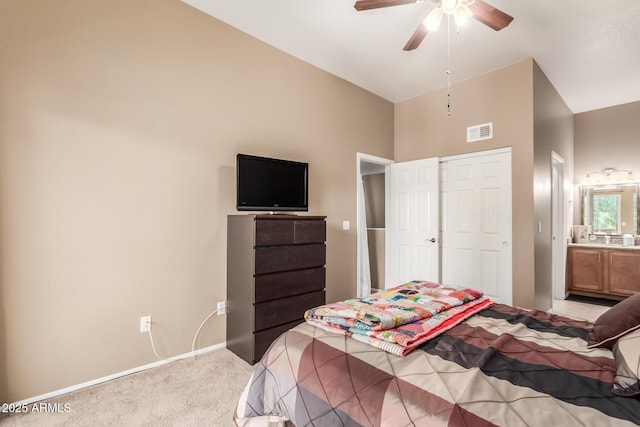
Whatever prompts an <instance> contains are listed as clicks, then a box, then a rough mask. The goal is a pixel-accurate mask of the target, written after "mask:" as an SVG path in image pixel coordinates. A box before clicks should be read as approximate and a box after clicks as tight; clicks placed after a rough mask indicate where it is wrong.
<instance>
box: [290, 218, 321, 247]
mask: <svg viewBox="0 0 640 427" xmlns="http://www.w3.org/2000/svg"><path fill="white" fill-rule="evenodd" d="M325 240H327V227H326V223H325V221H324V220H321V221H318V220H305V219H302V220H297V221H296V222H295V226H294V243H322V242H324V241H325Z"/></svg>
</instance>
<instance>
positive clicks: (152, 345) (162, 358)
mask: <svg viewBox="0 0 640 427" xmlns="http://www.w3.org/2000/svg"><path fill="white" fill-rule="evenodd" d="M147 333H148V334H149V340H150V341H151V348H152V349H153V354H155V355H156V357H157V358H158V360H167V359H166V358H164V357H160V355H159V354H158V352H157V351H156V345H155V343H154V342H153V335H151V328H149V330H147Z"/></svg>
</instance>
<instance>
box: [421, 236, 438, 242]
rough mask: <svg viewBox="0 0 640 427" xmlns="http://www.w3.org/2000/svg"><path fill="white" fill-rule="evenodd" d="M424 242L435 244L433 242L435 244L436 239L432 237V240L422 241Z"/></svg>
mask: <svg viewBox="0 0 640 427" xmlns="http://www.w3.org/2000/svg"><path fill="white" fill-rule="evenodd" d="M424 241H425V242H431V243H435V242H437V240H436V238H435V237H432V238H430V239H424Z"/></svg>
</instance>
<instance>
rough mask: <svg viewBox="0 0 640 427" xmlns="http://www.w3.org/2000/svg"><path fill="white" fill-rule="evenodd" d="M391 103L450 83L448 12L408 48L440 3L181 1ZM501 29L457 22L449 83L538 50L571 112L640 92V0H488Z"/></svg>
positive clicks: (638, 96) (537, 57)
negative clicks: (361, 6)
mask: <svg viewBox="0 0 640 427" xmlns="http://www.w3.org/2000/svg"><path fill="white" fill-rule="evenodd" d="M183 1H184V2H185V3H187V4H190V5H192V6H194V7H196V8H198V9H200V10H202V11H203V12H205V13H208V14H209V15H211V16H214V17H215V18H217V19H219V20H221V21H224V22H226V23H228V24H230V25H232V26H234V27H236V28H238V29H240V30H242V31H244V32H246V33H248V34H250V35H252V36H254V37H256V38H258V39H260V40H263V41H264V42H266V43H268V44H270V45H273V46H275V47H277V48H278V49H281V50H283V51H285V52H287V53H289V54H291V55H293V56H295V57H297V58H300V59H301V60H303V61H306V62H308V63H310V64H313V65H315V66H317V67H319V68H321V69H323V70H326V71H328V72H330V73H332V74H335V75H337V76H339V77H341V78H343V79H345V80H348V81H350V82H352V83H354V84H356V85H358V86H360V87H362V88H364V89H366V90H369V91H371V92H373V93H375V94H377V95H379V96H381V97H383V98H385V99H387V100H389V101H391V102H394V103H395V102H400V101H403V100H406V99H409V98H413V97H415V96H418V95H422V94H424V93H428V92H432V91H434V90H436V89H440V88H443V87H446V85H447V77H446V70H447V31H446V28H447V26H446V21H445V22H443V25H442V26H441V28H440V29H439V30H438V31H437V32H435V33H430V34H428V35H427V37H426V38H425V40H424V41H423V42H422V44H421V46H420V47H419V48H418V49H416V50H414V51H412V52H405V51H403V50H402V47H403V46H404V44H405V43H406V41H407V40H408V38H409V37H410V36H411V34H412V33H413V31H414V30H415V29H416V28H417V26H418V25H419V23H420V22H421V21H422V20H423V19H424V17H425V16H426V15H427V13H428V12H429V11H430V10H431V9H433V8H434V7H435V4H434V3H432V2H431V1H429V0H427V1H424V2H419V3H415V4H408V5H402V6H394V7H387V8H383V9H376V10H369V11H362V12H358V11H356V10H355V9H354V8H353V4H354V2H355V0H183ZM486 2H487V3H489V4H491V5H492V6H494V7H497V8H498V9H500V10H502V11H504V12H506V13H507V14H509V15H511V16H513V17H514V20H513V22H512V23H511V25H509V26H508V27H507V28H505V29H503V30H502V31H498V32H496V31H493V30H492V29H490V28H488V27H486V26H485V25H483V24H481V23H480V22H478V21H476V20H471V22H470V23H469V24H468V25H467V26H466V27H464V28H463V29H462V30H461V31H460V32H459V33H456V31H455V25H454V24H453V22H452V23H451V27H452V29H451V32H450V34H449V35H450V70H451V76H452V83H453V84H455V83H456V82H459V81H462V80H466V79H469V78H471V77H474V76H477V75H480V74H484V73H486V72H489V71H492V70H495V69H498V68H501V67H504V66H506V65H509V64H513V63H515V62H518V61H520V60H523V59H525V58H534V59H535V60H536V62H537V63H538V65H539V66H540V68H541V69H542V70H543V72H544V73H545V74H546V75H547V77H548V78H549V80H551V82H552V83H553V85H554V86H555V88H556V89H557V90H558V92H559V93H560V95H561V96H562V98H563V99H564V100H565V102H566V103H567V105H568V106H569V108H570V109H571V110H572V111H573V112H574V113H579V112H583V111H590V110H595V109H598V108H604V107H608V106H612V105H618V104H624V103H627V102H633V101H640V0H486Z"/></svg>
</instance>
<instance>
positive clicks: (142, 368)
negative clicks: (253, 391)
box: [9, 342, 227, 407]
mask: <svg viewBox="0 0 640 427" xmlns="http://www.w3.org/2000/svg"><path fill="white" fill-rule="evenodd" d="M226 346H227V343H226V342H223V343H220V344H215V345H212V346H209V347H205V348H201V349H199V350H196V351H190V352H189V353H184V354H179V355H177V356H173V357H170V358H168V359H162V360H158V361H157V362H153V363H149V364H147V365H143V366H138V367H137V368H132V369H128V370H126V371H122V372H118V373H115V374H112V375H107V376H106V377H102V378H98V379H95V380H91V381H87V382H84V383H81V384H76V385H72V386H69V387H65V388H61V389H60V390H55V391H52V392H49V393H45V394H41V395H39V396H34V397H30V398H28V399H25V400H21V401H19V402H15V403H13V404H12V405H13V406H15V407H18V406H22V405H31V404H32V403H35V402H40V401H42V400H45V399H51V398H52V397H57V396H60V395H63V394H65V393H70V392H72V391H76V390H80V389H83V388H86V387H91V386H94V385H98V384H101V383H105V382H107V381H111V380H115V379H116V378H120V377H124V376H126V375H131V374H135V373H136V372H142V371H146V370H147V369H151V368H156V367H158V366H162V365H166V364H167V363H171V362H175V361H176V360H181V359H187V358H189V357H195V356H198V355H199V354H204V353H208V352H210V351H213V350H219V349H221V348H225V347H226ZM9 406H11V405H9Z"/></svg>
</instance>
